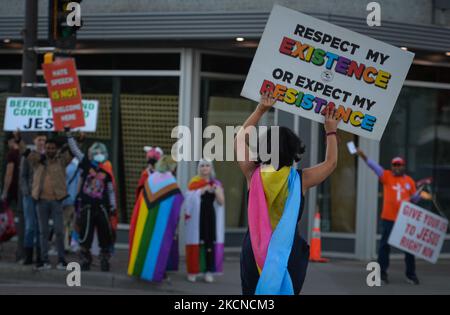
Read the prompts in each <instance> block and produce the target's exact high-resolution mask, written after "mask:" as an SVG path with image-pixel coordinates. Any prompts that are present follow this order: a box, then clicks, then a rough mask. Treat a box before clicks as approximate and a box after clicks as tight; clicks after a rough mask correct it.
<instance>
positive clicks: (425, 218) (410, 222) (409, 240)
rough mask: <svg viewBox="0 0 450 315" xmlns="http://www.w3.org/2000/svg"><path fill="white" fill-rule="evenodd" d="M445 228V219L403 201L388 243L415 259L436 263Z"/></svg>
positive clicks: (446, 221) (446, 224) (446, 223)
mask: <svg viewBox="0 0 450 315" xmlns="http://www.w3.org/2000/svg"><path fill="white" fill-rule="evenodd" d="M447 227H448V220H447V219H445V218H443V217H440V216H438V215H435V214H434V213H431V212H430V211H427V210H425V209H423V208H421V207H419V206H417V205H415V204H412V203H410V202H407V201H404V202H403V203H402V205H401V207H400V211H399V212H398V216H397V219H396V220H395V224H394V227H393V228H392V232H391V235H390V236H389V240H388V243H389V244H390V245H392V246H394V247H396V248H398V249H401V250H402V251H405V252H408V253H410V254H413V255H414V256H416V257H420V258H423V259H425V260H427V261H429V262H432V263H436V261H437V259H438V257H439V253H440V252H441V248H442V244H443V243H444V238H445V235H446V233H447Z"/></svg>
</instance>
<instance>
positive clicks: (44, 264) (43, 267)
mask: <svg viewBox="0 0 450 315" xmlns="http://www.w3.org/2000/svg"><path fill="white" fill-rule="evenodd" d="M50 269H52V265H50V264H49V263H48V262H40V263H38V264H37V265H36V267H35V270H38V271H44V270H50Z"/></svg>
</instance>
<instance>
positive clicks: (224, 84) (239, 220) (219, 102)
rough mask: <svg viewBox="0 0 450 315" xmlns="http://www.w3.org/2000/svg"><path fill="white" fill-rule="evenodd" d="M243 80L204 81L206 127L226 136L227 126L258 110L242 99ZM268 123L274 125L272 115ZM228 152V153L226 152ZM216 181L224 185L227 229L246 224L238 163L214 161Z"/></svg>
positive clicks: (252, 104)
mask: <svg viewBox="0 0 450 315" xmlns="http://www.w3.org/2000/svg"><path fill="white" fill-rule="evenodd" d="M243 83H244V82H242V81H225V80H211V79H206V78H205V79H202V84H201V91H202V100H201V104H202V111H201V112H202V118H203V127H204V128H206V126H209V125H216V126H219V127H220V128H221V129H222V133H223V135H224V136H225V135H226V132H225V127H226V126H234V127H237V126H240V125H242V124H243V123H244V121H245V119H246V118H247V117H248V116H249V115H250V113H251V112H252V111H253V110H254V108H255V105H256V104H255V102H253V101H250V100H248V99H245V98H242V97H240V92H241V89H242V85H243ZM268 117H269V118H268V120H269V121H266V124H268V125H269V124H272V123H273V114H270V115H269V116H268ZM207 141H208V140H205V141H204V142H207ZM224 152H225V150H224ZM214 167H215V171H216V176H217V178H218V179H219V180H220V181H221V182H222V184H223V185H224V190H225V199H226V207H227V208H226V211H225V213H226V221H225V222H226V227H245V226H246V225H247V212H246V211H247V184H246V181H245V177H244V175H242V173H241V171H240V169H239V166H238V164H237V163H236V162H234V161H233V162H227V161H223V162H222V161H215V162H214Z"/></svg>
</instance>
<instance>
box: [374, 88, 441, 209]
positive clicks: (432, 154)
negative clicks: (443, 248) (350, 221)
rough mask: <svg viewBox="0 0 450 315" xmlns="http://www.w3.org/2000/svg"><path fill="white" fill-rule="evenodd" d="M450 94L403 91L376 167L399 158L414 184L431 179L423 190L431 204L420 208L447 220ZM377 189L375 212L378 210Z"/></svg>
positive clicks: (381, 146)
mask: <svg viewBox="0 0 450 315" xmlns="http://www.w3.org/2000/svg"><path fill="white" fill-rule="evenodd" d="M449 100H450V90H442V89H430V88H418V87H404V88H403V89H402V91H401V93H400V96H399V98H398V101H397V104H396V106H395V108H394V111H393V113H392V116H391V118H390V120H389V124H388V125H387V128H386V131H385V133H384V135H383V138H382V140H381V142H380V164H381V165H382V166H383V167H384V168H386V169H387V168H389V167H390V161H391V159H392V158H393V157H394V156H398V155H400V156H403V157H404V158H405V159H406V163H407V174H408V175H409V176H411V177H412V178H413V179H414V180H416V181H417V180H420V179H423V178H426V177H432V178H433V184H432V185H431V186H430V187H428V188H427V189H428V190H429V192H430V193H431V195H432V196H433V197H434V198H435V200H434V201H433V200H422V201H421V202H420V206H422V207H424V208H427V209H430V210H431V211H434V212H436V208H437V207H438V208H440V209H441V210H442V211H443V212H444V213H445V214H446V216H447V217H450V102H449ZM381 192H382V189H381V187H380V199H379V209H380V210H381V207H382V195H381Z"/></svg>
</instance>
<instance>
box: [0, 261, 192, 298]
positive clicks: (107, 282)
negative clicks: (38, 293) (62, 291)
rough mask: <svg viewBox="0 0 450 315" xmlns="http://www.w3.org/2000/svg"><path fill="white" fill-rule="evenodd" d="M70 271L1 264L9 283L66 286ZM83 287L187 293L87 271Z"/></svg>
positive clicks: (2, 275) (2, 276) (1, 272)
mask: <svg viewBox="0 0 450 315" xmlns="http://www.w3.org/2000/svg"><path fill="white" fill-rule="evenodd" d="M68 274H69V271H63V270H55V269H51V270H45V271H37V270H33V268H32V267H31V266H23V265H18V264H13V263H0V279H2V280H7V281H27V282H39V283H52V284H59V285H62V286H64V285H66V277H67V275H68ZM81 285H82V286H83V287H103V288H115V289H117V288H120V289H125V290H126V289H128V290H130V289H132V290H141V291H146V292H145V293H156V294H158V293H160V294H161V293H162V294H182V293H185V292H182V291H179V290H175V289H174V288H173V285H172V284H171V283H170V282H169V283H167V282H162V283H152V282H146V281H143V280H140V279H136V278H131V277H128V276H127V275H123V274H117V273H113V272H108V273H106V272H98V271H86V272H82V274H81Z"/></svg>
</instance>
